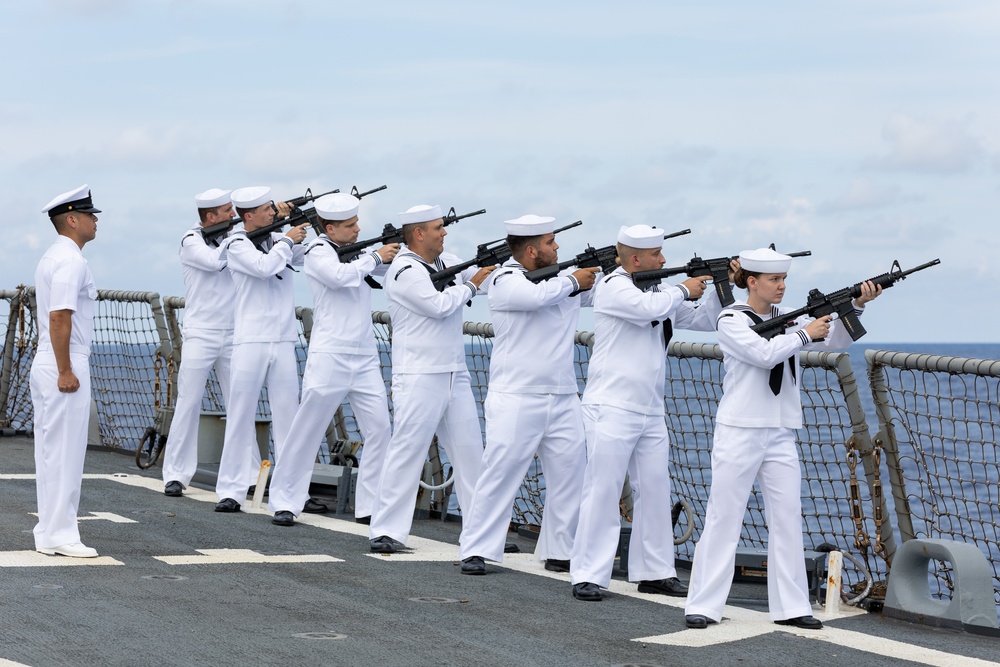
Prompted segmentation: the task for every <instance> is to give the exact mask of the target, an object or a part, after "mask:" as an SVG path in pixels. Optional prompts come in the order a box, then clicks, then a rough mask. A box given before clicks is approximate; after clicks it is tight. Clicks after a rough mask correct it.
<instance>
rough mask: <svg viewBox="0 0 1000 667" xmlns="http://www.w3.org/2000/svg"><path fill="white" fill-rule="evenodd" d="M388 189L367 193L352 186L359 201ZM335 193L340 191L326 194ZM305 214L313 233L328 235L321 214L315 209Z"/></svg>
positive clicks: (374, 189) (384, 186) (380, 188)
mask: <svg viewBox="0 0 1000 667" xmlns="http://www.w3.org/2000/svg"><path fill="white" fill-rule="evenodd" d="M388 187H389V186H388V185H380V186H379V187H377V188H372V189H371V190H368V191H367V192H358V186H356V185H352V186H351V196H352V197H357V198H358V199H364V198H365V197H367V196H368V195H370V194H372V193H375V192H381V191H382V190H385V189H386V188H388ZM334 192H340V190H334V191H333V192H327V193H326V194H328V195H329V194H333V193H334ZM318 198H319V197H317V199H318ZM305 214H306V217H307V218H309V224H310V225H312V228H313V231H314V232H316V236H320V235H321V234H326V224H325V223H323V222H321V221H320V219H319V213H317V212H316V209H315V208H310V209H307V210H306V211H305ZM355 257H357V255H355ZM352 259H353V258H352Z"/></svg>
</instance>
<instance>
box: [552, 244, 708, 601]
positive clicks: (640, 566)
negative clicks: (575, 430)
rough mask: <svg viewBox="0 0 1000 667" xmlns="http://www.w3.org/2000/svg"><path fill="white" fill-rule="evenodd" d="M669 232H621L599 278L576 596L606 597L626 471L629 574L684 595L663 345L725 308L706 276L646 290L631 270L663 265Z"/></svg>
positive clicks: (573, 573)
mask: <svg viewBox="0 0 1000 667" xmlns="http://www.w3.org/2000/svg"><path fill="white" fill-rule="evenodd" d="M662 247H663V230H660V229H656V228H653V227H649V226H647V225H633V226H631V227H622V228H621V230H620V231H619V233H618V257H619V261H620V262H621V268H619V269H617V270H615V271H613V272H612V273H611V275H609V276H607V277H606V278H604V279H603V280H601V282H600V284H599V285H598V287H597V288H596V294H595V295H594V320H595V329H594V351H593V354H592V355H591V357H590V365H589V378H588V380H587V388H586V389H585V390H584V392H583V419H584V430H585V432H586V435H587V470H586V473H585V474H584V481H583V500H582V504H581V508H580V522H579V525H578V526H577V531H576V541H575V542H574V544H573V555H572V558H571V561H570V562H571V569H570V579H571V581H572V583H573V596H574V597H575V598H577V599H578V600H587V601H598V600H601V599H602V593H601V590H600V589H601V588H606V587H607V586H608V584H609V583H610V581H611V569H612V567H613V563H614V557H615V551H616V550H617V547H618V538H619V535H620V533H621V520H620V515H619V510H618V501H619V498H620V497H621V491H622V485H623V484H624V482H625V473H626V471H627V472H628V475H629V479H630V481H631V484H632V497H633V498H634V499H635V507H634V512H633V521H632V537H631V541H630V543H629V562H628V575H629V580H630V581H638V582H639V591H640V592H644V593H660V594H664V595H672V596H683V595H684V594H685V593H686V592H687V589H686V588H685V587H684V585H683V584H681V583H680V581H679V580H678V579H677V572H676V570H675V569H674V540H673V535H672V534H671V531H670V529H669V526H670V472H669V470H668V466H669V463H670V446H669V445H670V443H669V440H668V435H667V425H666V422H665V420H664V409H663V390H664V384H665V377H666V352H667V345H668V343H669V339H670V336H671V335H672V333H673V329H674V328H678V327H679V328H683V329H695V330H699V331H712V330H713V329H714V328H715V317H716V315H717V314H718V313H719V311H720V310H721V308H722V306H721V304H720V303H719V300H718V298H712V299H710V300H709V301H707V302H706V303H705V304H702V305H701V306H697V307H696V306H694V305H693V304H692V303H690V302H689V301H688V299H689V298H690V299H699V298H701V295H702V294H703V293H704V291H705V281H707V280H710V279H711V276H707V275H706V276H698V277H695V278H688V279H687V280H685V281H684V282H683V283H681V284H680V285H677V286H662V287H661V286H659V285H657V286H654V287H651V288H649V290H648V291H645V292H644V291H642V290H640V289H639V288H637V287H636V286H635V284H634V283H633V282H632V280H631V278H630V277H629V274H631V273H633V272H636V271H650V270H655V269H660V268H662V267H663V264H664V259H663V252H662Z"/></svg>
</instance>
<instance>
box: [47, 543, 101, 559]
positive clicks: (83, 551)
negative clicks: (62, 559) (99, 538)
mask: <svg viewBox="0 0 1000 667" xmlns="http://www.w3.org/2000/svg"><path fill="white" fill-rule="evenodd" d="M36 551H38V553H41V554H45V555H47V556H71V557H73V558H97V549H91V548H90V547H88V546H86V545H84V544H81V543H79V542H74V543H73V544H64V545H62V546H61V547H52V548H51V549H36Z"/></svg>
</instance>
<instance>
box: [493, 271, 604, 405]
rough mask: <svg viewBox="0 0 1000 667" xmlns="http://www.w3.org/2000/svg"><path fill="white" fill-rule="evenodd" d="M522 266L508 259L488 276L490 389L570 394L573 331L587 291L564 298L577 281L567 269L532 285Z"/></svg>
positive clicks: (572, 387) (588, 296) (573, 389)
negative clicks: (564, 272)
mask: <svg viewBox="0 0 1000 667" xmlns="http://www.w3.org/2000/svg"><path fill="white" fill-rule="evenodd" d="M524 270H525V269H524V267H523V266H521V265H520V264H519V263H518V262H517V261H516V260H514V259H510V260H508V261H507V262H506V263H505V264H504V265H503V266H502V267H501V268H499V269H497V270H496V271H494V272H493V274H492V275H491V276H490V278H489V283H490V287H489V304H490V315H491V316H492V319H493V333H494V339H493V351H492V353H491V354H490V391H497V392H506V393H532V394H575V393H576V392H577V391H579V388H578V387H577V382H576V373H575V372H574V370H573V352H574V344H573V335H574V334H575V333H576V326H577V321H578V319H579V314H580V306H581V305H583V300H586V302H587V305H589V304H590V302H591V301H592V296H591V295H592V293H593V290H588V291H586V292H582V293H581V294H579V295H577V296H573V297H570V296H569V295H570V293H571V292H573V291H574V290H575V289H576V288H577V284H576V282H575V281H574V280H573V279H571V278H570V277H569V275H568V274H567V275H560V276H559V277H557V278H551V279H550V280H543V281H541V282H539V283H537V284H536V283H533V282H531V281H530V280H528V279H527V278H525V277H524ZM568 272H569V273H572V269H569V270H568Z"/></svg>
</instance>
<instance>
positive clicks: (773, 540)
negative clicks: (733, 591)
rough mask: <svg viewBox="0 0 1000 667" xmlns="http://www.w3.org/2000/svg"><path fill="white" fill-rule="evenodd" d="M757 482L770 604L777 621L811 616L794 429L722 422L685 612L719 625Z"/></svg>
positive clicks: (717, 428)
mask: <svg viewBox="0 0 1000 667" xmlns="http://www.w3.org/2000/svg"><path fill="white" fill-rule="evenodd" d="M754 479H756V480H757V482H758V484H759V485H760V490H761V493H762V494H763V495H764V509H765V511H766V519H767V529H768V539H767V601H768V607H769V609H770V612H771V619H772V620H775V621H780V620H784V619H786V618H796V617H798V616H810V615H812V607H811V605H810V604H809V590H808V586H807V584H806V567H805V559H804V557H803V547H802V499H801V494H802V471H801V469H800V467H799V456H798V449H797V447H796V444H795V431H794V430H792V429H788V428H739V427H735V426H726V425H724V424H717V425H716V427H715V439H714V442H713V445H712V490H711V491H710V493H709V497H708V507H707V508H706V510H705V530H703V531H702V533H701V539H700V540H698V546H697V547H696V548H695V552H694V566H693V568H692V570H691V584H690V590H689V593H688V597H687V606H686V607H685V608H684V613H685V614H701V615H703V616H707V617H708V618H711V619H713V620H715V621H719V620H721V619H722V609H723V607H724V606H725V604H726V598H727V597H729V589H730V587H731V586H732V583H733V568H734V566H735V564H736V547H737V545H738V544H739V539H740V528H741V527H742V525H743V518H744V515H745V513H746V507H747V498H748V497H749V496H750V491H751V490H752V489H753V482H754Z"/></svg>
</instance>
